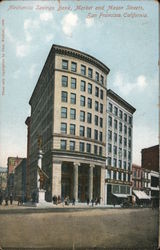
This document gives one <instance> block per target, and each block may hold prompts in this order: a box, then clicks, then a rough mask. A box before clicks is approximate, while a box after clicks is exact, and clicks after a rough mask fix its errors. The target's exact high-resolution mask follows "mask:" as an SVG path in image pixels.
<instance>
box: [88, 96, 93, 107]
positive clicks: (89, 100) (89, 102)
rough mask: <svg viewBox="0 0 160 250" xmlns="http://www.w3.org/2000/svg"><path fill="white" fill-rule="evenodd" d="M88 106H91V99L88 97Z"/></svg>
mask: <svg viewBox="0 0 160 250" xmlns="http://www.w3.org/2000/svg"><path fill="white" fill-rule="evenodd" d="M88 108H90V109H91V108H92V99H91V98H88Z"/></svg>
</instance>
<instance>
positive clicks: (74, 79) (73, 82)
mask: <svg viewBox="0 0 160 250" xmlns="http://www.w3.org/2000/svg"><path fill="white" fill-rule="evenodd" d="M71 89H76V78H71Z"/></svg>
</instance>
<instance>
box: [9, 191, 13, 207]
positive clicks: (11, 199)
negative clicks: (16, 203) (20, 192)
mask: <svg viewBox="0 0 160 250" xmlns="http://www.w3.org/2000/svg"><path fill="white" fill-rule="evenodd" d="M9 200H10V205H12V202H13V195H12V193H10V196H9Z"/></svg>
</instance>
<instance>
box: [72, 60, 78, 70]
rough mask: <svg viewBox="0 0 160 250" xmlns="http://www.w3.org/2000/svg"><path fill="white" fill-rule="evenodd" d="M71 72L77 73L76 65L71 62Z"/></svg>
mask: <svg viewBox="0 0 160 250" xmlns="http://www.w3.org/2000/svg"><path fill="white" fill-rule="evenodd" d="M71 71H73V72H76V71H77V63H75V62H71Z"/></svg>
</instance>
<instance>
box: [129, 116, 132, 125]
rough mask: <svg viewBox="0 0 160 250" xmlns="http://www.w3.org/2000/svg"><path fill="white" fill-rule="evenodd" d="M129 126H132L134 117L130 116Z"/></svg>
mask: <svg viewBox="0 0 160 250" xmlns="http://www.w3.org/2000/svg"><path fill="white" fill-rule="evenodd" d="M129 124H130V125H132V117H131V116H129Z"/></svg>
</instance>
